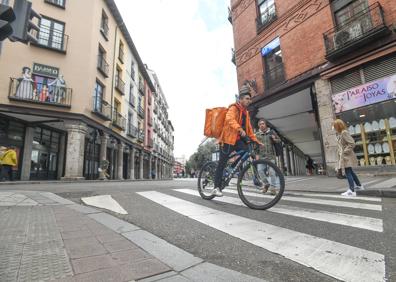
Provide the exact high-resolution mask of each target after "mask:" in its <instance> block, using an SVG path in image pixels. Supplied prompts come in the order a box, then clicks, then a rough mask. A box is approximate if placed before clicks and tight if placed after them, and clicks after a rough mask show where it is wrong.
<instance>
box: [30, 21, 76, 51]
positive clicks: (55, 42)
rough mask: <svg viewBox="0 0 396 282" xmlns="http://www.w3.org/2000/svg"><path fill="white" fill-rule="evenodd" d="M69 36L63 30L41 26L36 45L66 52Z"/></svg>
mask: <svg viewBox="0 0 396 282" xmlns="http://www.w3.org/2000/svg"><path fill="white" fill-rule="evenodd" d="M68 41H69V36H68V35H66V34H64V31H63V30H58V29H55V28H48V27H45V26H40V31H39V32H38V34H37V43H34V44H35V45H38V46H42V47H46V48H49V49H54V50H57V51H61V52H66V50H67V43H68Z"/></svg>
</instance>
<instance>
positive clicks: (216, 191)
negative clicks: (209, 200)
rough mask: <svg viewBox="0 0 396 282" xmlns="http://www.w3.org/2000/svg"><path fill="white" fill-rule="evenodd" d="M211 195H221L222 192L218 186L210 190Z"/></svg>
mask: <svg viewBox="0 0 396 282" xmlns="http://www.w3.org/2000/svg"><path fill="white" fill-rule="evenodd" d="M212 196H216V197H223V193H222V192H221V191H220V188H214V189H213V190H212Z"/></svg>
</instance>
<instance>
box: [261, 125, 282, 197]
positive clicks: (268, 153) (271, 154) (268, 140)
mask: <svg viewBox="0 0 396 282" xmlns="http://www.w3.org/2000/svg"><path fill="white" fill-rule="evenodd" d="M258 127H259V129H258V131H257V132H256V138H257V140H258V141H259V142H260V143H262V144H263V145H262V146H258V147H257V149H256V154H257V155H256V158H257V159H268V160H270V161H271V162H273V163H274V164H276V149H275V145H276V144H279V143H280V142H281V139H280V138H279V136H278V134H276V132H275V131H274V130H273V129H271V128H269V127H268V126H267V121H266V120H265V119H263V118H262V119H260V120H259V121H258ZM257 170H258V172H259V173H260V174H262V173H264V170H265V167H264V165H263V164H259V165H257ZM255 182H256V183H255V185H256V186H262V184H261V183H259V182H257V180H256V179H255ZM271 182H272V183H275V179H274V176H273V175H271ZM267 190H268V187H267V186H266V185H264V186H263V193H266V192H267ZM270 192H271V194H272V195H275V194H276V190H275V189H274V188H272V189H271V191H270Z"/></svg>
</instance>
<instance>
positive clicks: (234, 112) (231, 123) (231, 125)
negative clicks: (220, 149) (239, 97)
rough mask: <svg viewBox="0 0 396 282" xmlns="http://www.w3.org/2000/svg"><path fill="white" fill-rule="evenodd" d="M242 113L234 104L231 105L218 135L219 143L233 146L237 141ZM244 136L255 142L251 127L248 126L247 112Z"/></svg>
mask: <svg viewBox="0 0 396 282" xmlns="http://www.w3.org/2000/svg"><path fill="white" fill-rule="evenodd" d="M241 123H242V112H241V111H239V109H238V107H237V106H236V104H232V105H231V106H230V107H229V108H228V111H227V114H226V117H225V120H224V127H223V131H222V133H221V135H220V138H219V142H220V143H222V144H223V143H225V144H230V145H235V143H236V141H237V137H238V135H239V134H240V132H241V131H242V126H241ZM246 134H247V136H249V138H250V139H251V140H253V141H255V142H257V138H256V135H255V134H254V132H253V128H252V125H251V124H250V115H249V112H247V116H246Z"/></svg>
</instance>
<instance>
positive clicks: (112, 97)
mask: <svg viewBox="0 0 396 282" xmlns="http://www.w3.org/2000/svg"><path fill="white" fill-rule="evenodd" d="M117 31H118V25H116V28H115V34H114V52H113V74H112V79H111V103H110V106H111V110H110V112H111V113H110V118H111V121H110V126H109V127H110V128H112V127H113V113H114V109H113V106H114V75H115V69H116V63H117V59H116V50H117Z"/></svg>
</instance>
